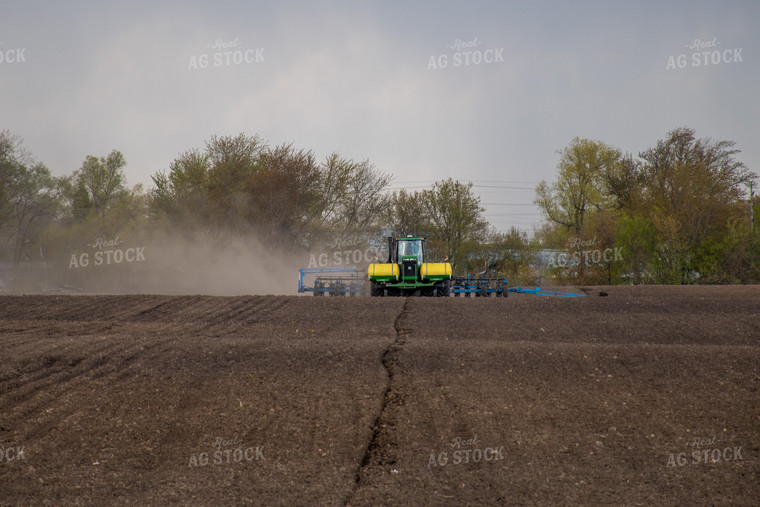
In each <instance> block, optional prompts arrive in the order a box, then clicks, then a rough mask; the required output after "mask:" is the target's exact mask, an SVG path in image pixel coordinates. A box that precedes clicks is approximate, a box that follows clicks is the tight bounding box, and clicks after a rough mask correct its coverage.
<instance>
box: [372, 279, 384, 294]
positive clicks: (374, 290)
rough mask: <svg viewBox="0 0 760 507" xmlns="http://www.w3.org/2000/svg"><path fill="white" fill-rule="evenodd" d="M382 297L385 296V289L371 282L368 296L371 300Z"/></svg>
mask: <svg viewBox="0 0 760 507" xmlns="http://www.w3.org/2000/svg"><path fill="white" fill-rule="evenodd" d="M384 295H385V289H383V288H382V287H380V285H379V284H378V283H377V282H375V281H374V280H373V281H372V282H371V284H370V296H372V297H373V298H381V297H383V296H384Z"/></svg>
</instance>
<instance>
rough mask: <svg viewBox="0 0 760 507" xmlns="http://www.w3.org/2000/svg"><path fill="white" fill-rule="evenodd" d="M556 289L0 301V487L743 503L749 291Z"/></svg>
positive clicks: (750, 431) (29, 500) (109, 495)
mask: <svg viewBox="0 0 760 507" xmlns="http://www.w3.org/2000/svg"><path fill="white" fill-rule="evenodd" d="M568 290H574V291H578V292H579V291H581V290H583V291H584V292H586V293H587V294H588V297H586V298H572V299H559V298H546V297H541V296H534V295H511V296H510V297H509V298H506V299H503V298H449V299H440V298H408V299H407V298H377V299H376V298H367V297H357V298H326V297H325V298H315V297H296V296H252V297H205V296H63V295H59V296H55V295H49V296H37V295H34V296H3V297H0V345H1V348H0V452H1V453H2V459H0V504H2V505H16V504H19V505H61V504H64V505H66V504H82V505H111V504H119V505H126V504H129V505H157V504H164V505H165V504H178V505H223V504H256V505H315V504H318V505H467V504H471V505H475V504H497V505H499V504H506V505H511V504H515V505H525V504H563V505H568V504H570V505H575V504H585V505H599V504H613V505H684V504H690V505H724V504H736V505H757V504H758V501H760V500H759V499H760V460H759V458H760V390H759V388H760V287H758V286H749V287H594V288H585V289H583V288H576V289H573V288H570V289H568ZM602 291H603V292H604V293H606V294H607V296H606V297H600V296H599V293H600V292H602Z"/></svg>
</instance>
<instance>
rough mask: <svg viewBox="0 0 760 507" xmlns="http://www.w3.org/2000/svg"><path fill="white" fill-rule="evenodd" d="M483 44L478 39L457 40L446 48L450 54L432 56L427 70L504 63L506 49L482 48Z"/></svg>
mask: <svg viewBox="0 0 760 507" xmlns="http://www.w3.org/2000/svg"><path fill="white" fill-rule="evenodd" d="M483 44H484V43H483V41H480V40H478V38H477V37H475V38H474V39H471V40H462V39H456V40H454V42H452V43H451V44H446V45H445V46H444V47H446V48H447V49H449V52H448V53H441V54H439V55H432V56H431V57H430V58H429V59H428V66H427V70H437V69H445V68H447V67H449V66H451V67H469V66H470V65H482V64H493V63H503V62H504V48H482V47H481V46H482V45H483Z"/></svg>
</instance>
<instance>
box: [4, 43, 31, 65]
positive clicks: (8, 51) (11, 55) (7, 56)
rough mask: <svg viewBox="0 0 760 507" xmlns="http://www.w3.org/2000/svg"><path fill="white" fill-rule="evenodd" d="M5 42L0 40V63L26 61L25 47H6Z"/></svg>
mask: <svg viewBox="0 0 760 507" xmlns="http://www.w3.org/2000/svg"><path fill="white" fill-rule="evenodd" d="M6 46H7V44H5V43H3V42H0V65H8V64H14V63H26V55H25V54H24V52H25V51H26V48H8V47H6Z"/></svg>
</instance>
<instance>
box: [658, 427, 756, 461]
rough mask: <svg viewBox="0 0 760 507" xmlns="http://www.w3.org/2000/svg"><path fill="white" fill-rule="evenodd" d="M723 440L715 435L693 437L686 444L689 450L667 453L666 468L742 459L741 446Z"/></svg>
mask: <svg viewBox="0 0 760 507" xmlns="http://www.w3.org/2000/svg"><path fill="white" fill-rule="evenodd" d="M723 442H725V441H722V440H719V439H718V437H717V435H716V436H713V437H712V438H694V439H693V440H691V441H690V442H689V443H688V444H687V447H688V448H689V451H684V452H671V453H670V454H669V455H668V463H667V465H666V468H670V467H682V466H686V465H690V466H695V465H700V464H702V465H706V464H708V463H710V464H715V463H720V462H721V461H723V462H725V463H736V462H741V461H743V459H744V457H743V456H742V446H736V445H732V444H728V443H723Z"/></svg>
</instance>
